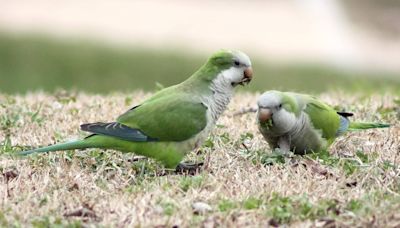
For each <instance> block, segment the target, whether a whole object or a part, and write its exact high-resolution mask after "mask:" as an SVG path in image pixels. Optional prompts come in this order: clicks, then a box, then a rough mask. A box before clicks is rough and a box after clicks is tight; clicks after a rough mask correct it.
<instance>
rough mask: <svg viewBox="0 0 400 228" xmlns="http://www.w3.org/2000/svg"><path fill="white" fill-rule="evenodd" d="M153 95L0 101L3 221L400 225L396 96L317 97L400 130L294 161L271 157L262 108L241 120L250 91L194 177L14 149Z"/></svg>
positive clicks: (82, 155)
mask: <svg viewBox="0 0 400 228" xmlns="http://www.w3.org/2000/svg"><path fill="white" fill-rule="evenodd" d="M149 95H150V94H149V93H142V92H136V93H133V94H110V95H101V96H100V95H88V94H84V93H78V94H74V93H71V92H58V93H55V94H46V93H31V94H26V95H23V96H11V95H0V128H1V131H0V143H1V147H0V153H1V154H2V155H1V158H0V172H1V173H2V174H3V175H1V177H0V182H1V184H0V226H26V225H29V226H33V227H48V226H50V225H52V226H53V225H59V226H70V227H80V226H87V225H94V226H111V227H114V226H118V227H122V226H134V225H135V226H143V227H148V226H156V227H173V226H176V227H177V226H179V227H188V226H204V227H213V226H225V227H228V226H229V227H230V226H237V227H243V226H265V225H268V224H269V225H272V226H274V225H280V224H289V225H291V226H298V227H300V226H301V227H303V226H317V227H318V226H333V225H338V226H354V225H358V226H367V225H372V226H380V227H382V226H388V227H391V226H393V227H394V226H400V195H399V194H400V177H399V173H400V167H399V162H400V124H399V122H398V120H399V118H400V108H399V106H400V99H399V97H398V96H397V97H396V96H394V95H391V94H386V95H378V94H375V95H363V94H353V95H349V94H344V93H342V92H330V93H325V94H322V95H320V97H321V99H323V100H325V101H327V102H329V103H330V104H332V105H334V106H336V107H337V108H338V109H340V110H341V109H346V110H347V111H352V112H355V114H356V115H355V117H354V118H353V119H355V120H363V121H379V122H388V123H391V124H393V126H392V127H391V128H389V129H376V130H368V131H363V132H355V133H349V134H347V135H346V136H344V137H340V138H339V139H338V140H337V141H336V143H335V144H334V145H333V146H332V147H331V149H330V151H329V153H328V152H322V153H320V154H311V155H309V156H306V157H296V158H295V159H293V160H292V161H291V162H286V163H284V162H283V161H282V159H276V157H274V156H273V155H271V150H270V148H268V145H267V144H266V142H265V141H264V140H263V138H262V136H261V135H260V134H259V133H258V131H257V127H256V125H255V116H254V113H249V114H245V115H241V116H235V117H233V116H232V114H233V113H235V112H237V111H239V110H241V109H242V108H244V107H249V106H253V105H254V103H255V99H256V97H257V95H258V94H251V93H240V94H238V95H237V96H236V97H235V98H234V100H233V101H232V102H231V105H230V106H229V109H228V110H227V111H226V112H225V114H224V115H223V116H222V117H221V118H220V120H219V121H218V126H217V127H216V128H215V130H214V131H213V133H212V135H211V136H210V137H209V139H208V140H207V142H206V143H205V144H204V145H203V147H202V148H201V149H200V150H199V151H196V152H193V153H191V154H190V155H189V156H188V157H187V158H186V160H191V161H200V160H204V161H205V165H204V170H203V171H202V172H201V173H200V174H198V175H196V176H185V175H175V174H169V175H165V173H164V172H163V168H162V166H160V165H159V164H158V163H156V162H154V161H152V160H146V159H139V160H138V159H136V157H135V155H134V154H122V153H120V152H116V151H111V150H107V151H104V150H99V149H90V150H85V151H75V152H74V151H67V152H54V153H51V154H41V155H36V156H31V157H28V158H14V157H11V156H8V155H7V154H6V153H9V152H14V151H19V150H21V149H23V148H27V146H34V147H36V146H39V145H48V144H53V143H55V142H62V141H66V140H70V139H73V138H78V137H83V136H84V135H85V133H82V132H80V131H79V125H80V124H81V123H85V122H93V121H111V120H113V119H115V118H116V117H117V116H118V115H119V114H121V113H123V112H124V111H126V110H127V109H128V108H130V107H131V106H133V105H135V104H138V103H140V102H141V101H142V100H143V99H144V98H145V97H147V96H149ZM270 163H272V165H267V164H270ZM193 207H194V208H193Z"/></svg>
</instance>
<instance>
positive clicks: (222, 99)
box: [19, 51, 253, 168]
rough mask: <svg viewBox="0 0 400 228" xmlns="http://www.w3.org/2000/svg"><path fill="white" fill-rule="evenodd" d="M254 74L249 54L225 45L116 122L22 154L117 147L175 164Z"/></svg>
mask: <svg viewBox="0 0 400 228" xmlns="http://www.w3.org/2000/svg"><path fill="white" fill-rule="evenodd" d="M252 76H253V72H252V68H251V61H250V59H249V57H248V56H247V55H246V54H244V53H243V52H240V51H219V52H217V53H215V54H213V55H212V56H211V57H210V58H209V59H208V60H207V62H206V63H205V64H204V65H203V66H201V67H200V69H199V70H197V71H196V72H195V73H194V74H193V75H192V76H190V77H189V78H188V79H187V80H185V81H184V82H182V83H180V84H177V85H174V86H171V87H168V88H165V89H163V90H161V91H159V92H157V93H155V94H154V95H153V96H152V97H150V98H149V99H147V100H145V101H144V102H143V103H142V104H140V105H137V106H135V107H133V108H131V109H130V110H128V111H127V112H125V113H124V114H122V115H121V116H119V117H118V118H117V120H116V121H115V122H111V123H89V124H83V125H81V130H83V131H88V132H91V133H93V134H92V135H89V136H87V137H86V138H84V139H82V140H78V141H73V142H66V143H62V144H56V145H52V146H48V147H43V148H39V149H34V150H30V151H24V152H20V153H19V154H21V155H27V154H31V153H35V152H49V151H60V150H73V149H84V148H102V149H115V150H119V151H123V152H133V153H135V154H139V155H143V156H146V157H150V158H154V159H156V160H159V161H161V162H162V163H163V164H164V165H165V167H167V168H175V167H177V166H178V165H180V162H181V160H182V159H183V157H184V156H185V155H186V154H187V153H188V152H189V151H191V150H193V149H195V148H197V147H199V146H200V145H201V144H202V143H203V142H204V140H205V139H206V137H207V136H208V134H209V133H210V131H211V130H212V129H213V127H214V125H215V123H216V121H217V119H218V118H219V116H220V115H221V114H222V112H223V111H224V110H225V109H226V107H227V105H228V104H229V102H230V100H231V97H232V95H233V92H234V88H235V87H236V86H237V85H244V84H248V83H249V82H250V81H251V79H252Z"/></svg>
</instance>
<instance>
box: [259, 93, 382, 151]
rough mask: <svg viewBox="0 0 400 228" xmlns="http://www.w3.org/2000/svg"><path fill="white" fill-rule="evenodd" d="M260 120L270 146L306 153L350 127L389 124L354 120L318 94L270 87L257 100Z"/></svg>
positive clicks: (262, 132)
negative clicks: (283, 90) (273, 89)
mask: <svg viewBox="0 0 400 228" xmlns="http://www.w3.org/2000/svg"><path fill="white" fill-rule="evenodd" d="M257 105H258V112H257V123H258V128H259V130H260V132H261V134H262V135H263V136H264V138H265V139H266V141H267V142H268V144H269V145H270V146H271V148H274V149H275V148H279V149H280V150H281V151H282V152H283V153H285V152H289V151H292V152H294V153H296V154H304V153H307V152H310V151H315V152H318V151H320V150H323V149H326V148H327V147H328V146H329V145H330V144H332V143H333V141H334V140H335V138H336V137H338V136H340V135H342V134H344V133H345V132H348V131H353V130H363V129H369V128H385V127H389V125H388V124H380V123H359V122H351V121H350V120H349V119H348V117H350V116H353V114H352V113H347V112H337V111H335V110H334V109H333V108H332V107H331V106H329V105H327V104H325V103H323V102H322V101H320V100H318V99H317V98H315V97H313V96H310V95H306V94H299V93H291V92H280V91H267V92H265V93H264V94H262V95H261V96H260V97H259V98H258V101H257Z"/></svg>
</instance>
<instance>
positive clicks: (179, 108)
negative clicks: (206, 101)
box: [117, 93, 207, 141]
mask: <svg viewBox="0 0 400 228" xmlns="http://www.w3.org/2000/svg"><path fill="white" fill-rule="evenodd" d="M194 100H195V99H193V98H192V97H191V96H189V95H188V94H183V93H182V94H176V93H171V94H170V95H165V94H164V96H158V97H157V98H153V97H152V98H150V99H149V100H147V101H145V102H144V103H143V104H142V105H140V106H137V107H135V108H133V109H131V110H129V111H128V112H126V113H124V114H123V115H121V116H120V117H118V119H117V122H119V123H121V124H124V125H126V126H128V127H131V128H133V129H138V130H140V131H141V132H143V133H144V134H145V135H147V136H149V137H151V138H154V139H157V140H158V141H184V140H186V139H189V138H191V137H193V136H194V135H196V134H198V133H199V132H200V131H201V130H203V129H204V128H205V127H206V125H207V117H206V112H207V107H206V106H204V105H203V104H202V103H201V102H196V101H194Z"/></svg>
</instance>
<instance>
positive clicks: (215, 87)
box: [207, 73, 234, 121]
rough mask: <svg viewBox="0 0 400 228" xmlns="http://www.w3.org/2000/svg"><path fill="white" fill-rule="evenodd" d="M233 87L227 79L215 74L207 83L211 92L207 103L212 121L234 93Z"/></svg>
mask: <svg viewBox="0 0 400 228" xmlns="http://www.w3.org/2000/svg"><path fill="white" fill-rule="evenodd" d="M221 74H222V73H221ZM233 89H234V88H233V86H232V85H231V82H230V81H229V80H227V79H225V78H224V77H219V76H217V77H216V78H215V79H214V80H213V81H212V82H211V84H210V85H209V90H210V91H211V93H210V95H209V96H208V99H207V103H208V108H209V109H210V112H211V117H212V119H213V121H217V119H218V118H219V116H220V115H221V114H222V113H223V112H224V111H225V109H226V108H227V106H228V104H229V102H230V101H231V98H232V96H233V93H234V90H233Z"/></svg>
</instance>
